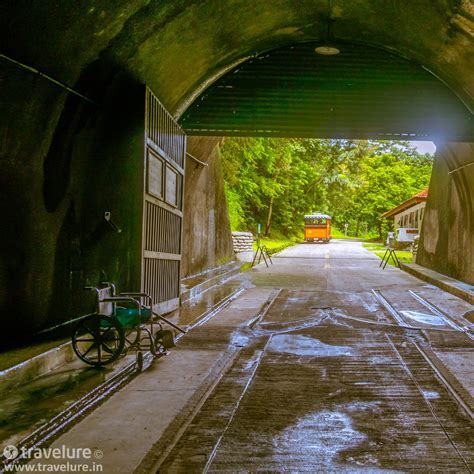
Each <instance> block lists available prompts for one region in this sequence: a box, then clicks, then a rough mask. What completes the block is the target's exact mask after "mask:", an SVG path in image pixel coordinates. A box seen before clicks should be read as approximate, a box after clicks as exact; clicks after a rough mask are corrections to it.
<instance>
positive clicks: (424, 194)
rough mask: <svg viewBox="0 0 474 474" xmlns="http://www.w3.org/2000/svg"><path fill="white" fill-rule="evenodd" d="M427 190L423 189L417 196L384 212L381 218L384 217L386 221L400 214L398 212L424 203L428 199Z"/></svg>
mask: <svg viewBox="0 0 474 474" xmlns="http://www.w3.org/2000/svg"><path fill="white" fill-rule="evenodd" d="M428 192H429V190H428V189H424V190H423V191H421V192H419V193H418V194H415V195H414V196H412V197H411V198H410V199H407V200H406V201H405V202H402V203H401V204H399V205H398V206H396V207H394V208H393V209H390V211H387V212H385V213H384V214H382V217H385V218H386V219H390V218H391V217H393V216H395V215H397V214H400V212H403V211H405V210H406V209H409V208H410V207H413V206H415V205H416V204H419V203H420V202H423V201H426V199H427V198H428Z"/></svg>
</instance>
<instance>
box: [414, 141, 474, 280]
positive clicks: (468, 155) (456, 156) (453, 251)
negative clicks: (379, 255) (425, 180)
mask: <svg viewBox="0 0 474 474" xmlns="http://www.w3.org/2000/svg"><path fill="white" fill-rule="evenodd" d="M473 162H474V143H453V142H451V143H446V144H440V145H438V149H437V152H436V156H435V162H434V167H433V174H432V176H431V183H430V192H429V196H428V201H427V204H426V209H425V215H424V218H423V229H422V234H421V239H420V245H419V250H418V255H417V263H418V264H420V265H423V266H425V267H428V268H431V269H433V270H436V271H438V272H440V273H443V274H445V275H448V276H451V277H453V278H457V279H459V280H462V281H465V282H467V283H470V284H474V215H473V202H474V165H472V163H473Z"/></svg>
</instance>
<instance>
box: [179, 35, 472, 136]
mask: <svg viewBox="0 0 474 474" xmlns="http://www.w3.org/2000/svg"><path fill="white" fill-rule="evenodd" d="M318 45H320V44H319V43H314V42H308V43H301V44H297V45H293V46H288V47H284V48H280V49H276V50H273V51H270V52H267V53H262V54H260V55H258V56H256V57H254V58H252V59H249V60H248V61H246V62H245V63H243V64H241V65H239V66H237V67H236V68H235V69H233V70H231V71H230V72H228V73H227V74H225V75H224V76H223V77H221V78H220V79H219V80H217V81H216V82H215V83H214V84H212V85H211V86H210V87H209V88H208V89H206V90H205V91H204V92H203V93H202V94H201V95H200V96H199V97H198V98H197V99H196V100H195V102H194V103H193V104H192V105H191V106H190V107H189V109H188V110H187V111H186V112H185V113H184V114H183V116H182V117H181V120H180V124H181V126H182V127H183V128H184V129H185V131H186V133H187V134H190V135H222V136H225V135H251V136H266V135H268V136H292V137H319V138H379V139H411V140H415V139H420V140H430V139H435V138H437V139H439V138H441V137H444V138H450V139H452V140H454V139H457V140H461V139H462V140H467V139H474V130H473V126H472V115H471V113H470V112H469V111H468V110H467V109H466V108H465V107H464V106H463V104H462V103H461V102H460V101H459V100H458V98H457V97H456V96H455V95H454V94H453V93H452V92H451V90H450V89H448V88H447V87H446V86H445V85H444V84H443V83H442V82H441V81H439V80H438V79H436V78H435V77H434V76H433V75H431V74H430V73H428V72H427V71H426V70H424V69H423V68H421V67H420V66H418V65H415V64H413V63H411V62H409V61H407V60H405V59H402V58H400V57H399V56H396V55H394V54H391V53H388V52H386V51H384V50H380V49H376V48H373V47H369V46H365V45H356V44H345V43H342V44H339V45H338V48H339V49H340V54H338V55H336V56H322V55H319V54H316V53H315V48H316V47H317V46H318Z"/></svg>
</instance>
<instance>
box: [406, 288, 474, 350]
mask: <svg viewBox="0 0 474 474" xmlns="http://www.w3.org/2000/svg"><path fill="white" fill-rule="evenodd" d="M408 293H410V294H411V295H412V296H413V298H415V299H416V300H417V301H418V302H419V303H421V304H422V305H423V306H424V307H425V308H427V309H429V310H430V311H431V312H432V313H433V314H435V315H436V316H438V317H439V318H441V319H442V320H443V321H445V322H446V324H448V325H449V326H451V327H452V328H453V329H455V330H456V331H459V332H462V333H464V334H465V335H466V336H467V337H468V338H469V339H471V340H472V341H474V334H470V333H469V329H467V328H463V327H462V326H460V325H459V324H457V323H455V322H454V321H452V320H451V318H450V317H449V316H448V315H447V314H446V313H444V312H443V311H441V310H440V309H439V308H438V307H437V306H435V305H434V304H433V303H430V302H429V301H426V300H425V299H424V298H423V297H421V296H420V295H419V294H417V293H415V292H414V291H413V290H408Z"/></svg>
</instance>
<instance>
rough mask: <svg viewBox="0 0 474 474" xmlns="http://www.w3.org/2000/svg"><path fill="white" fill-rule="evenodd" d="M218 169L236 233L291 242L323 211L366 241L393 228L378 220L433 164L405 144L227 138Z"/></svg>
mask: <svg viewBox="0 0 474 474" xmlns="http://www.w3.org/2000/svg"><path fill="white" fill-rule="evenodd" d="M222 162H223V171H224V179H225V183H226V195H227V201H228V206H229V213H230V219H231V225H232V229H233V230H250V231H253V232H254V233H255V231H256V228H257V224H258V223H260V224H262V230H263V233H264V234H266V235H270V234H271V233H272V232H273V231H274V230H276V231H279V232H281V233H283V234H284V236H286V237H289V236H295V235H297V234H298V233H299V234H301V231H302V228H303V216H304V214H309V213H311V212H316V211H321V212H326V213H329V214H331V215H332V216H333V225H334V226H335V227H338V228H339V229H342V228H343V225H344V223H348V224H349V229H348V235H355V236H359V235H362V234H363V235H365V236H367V238H371V237H375V236H376V235H378V236H379V237H381V236H382V234H383V233H384V232H385V231H386V230H387V229H388V227H389V225H390V223H389V222H387V221H386V220H385V219H382V218H381V214H383V213H384V212H386V211H388V210H389V209H391V208H393V207H395V206H396V205H398V204H400V203H402V202H403V201H405V200H407V199H409V198H410V197H411V196H413V195H414V194H416V193H417V192H419V191H421V190H422V189H423V188H425V187H427V186H428V183H429V178H430V175H431V166H432V157H431V156H429V155H420V154H419V153H417V151H416V150H415V149H414V148H412V147H410V146H409V144H408V143H407V142H382V141H367V140H360V141H352V140H315V139H269V138H227V139H226V140H225V142H224V145H223V147H222Z"/></svg>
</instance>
